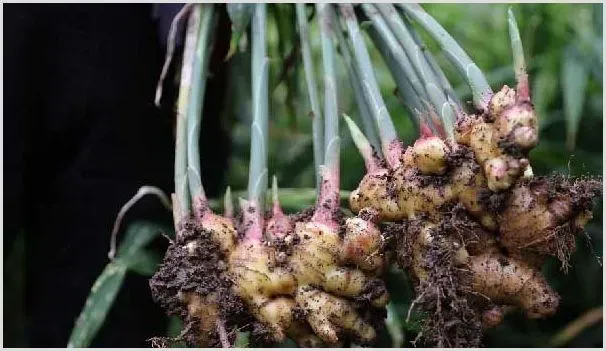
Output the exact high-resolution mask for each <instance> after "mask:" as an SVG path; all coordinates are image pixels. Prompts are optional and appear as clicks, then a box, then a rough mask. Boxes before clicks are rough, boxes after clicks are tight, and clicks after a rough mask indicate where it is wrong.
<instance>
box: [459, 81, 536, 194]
mask: <svg viewBox="0 0 606 351" xmlns="http://www.w3.org/2000/svg"><path fill="white" fill-rule="evenodd" d="M455 140H456V141H457V142H458V143H460V144H463V145H467V146H469V147H471V149H472V150H473V152H474V154H475V157H476V160H477V162H478V163H479V164H480V165H481V166H482V167H483V169H484V173H485V175H486V178H487V180H488V187H489V188H490V190H492V191H503V190H506V189H509V187H511V186H512V185H513V184H514V183H515V181H516V180H517V179H518V177H520V175H522V174H523V173H524V171H525V170H526V167H528V160H527V159H526V158H524V157H521V158H520V157H519V156H518V157H516V156H514V155H509V154H507V152H506V151H505V150H503V149H502V148H501V147H499V144H500V142H501V141H507V142H508V143H510V144H511V146H515V147H517V148H519V149H520V150H521V151H528V150H530V149H532V148H533V147H535V146H536V144H537V142H538V140H539V132H538V119H537V116H536V113H535V111H534V109H533V108H532V106H531V105H530V103H518V102H517V101H516V93H515V90H514V89H511V88H509V87H508V86H504V87H503V88H502V89H501V90H500V91H499V92H497V93H496V94H494V95H493V97H492V99H491V100H490V103H489V108H488V112H487V114H486V115H485V116H476V115H464V116H462V117H461V118H459V120H458V121H457V128H455Z"/></svg>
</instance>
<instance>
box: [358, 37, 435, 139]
mask: <svg viewBox="0 0 606 351" xmlns="http://www.w3.org/2000/svg"><path fill="white" fill-rule="evenodd" d="M367 31H368V35H369V36H370V38H371V40H372V41H373V43H375V45H376V48H377V49H378V50H379V53H381V57H383V61H384V62H385V64H386V65H387V68H388V69H389V72H391V75H392V77H393V78H394V80H395V82H396V86H397V87H398V94H401V97H402V98H403V99H402V102H403V104H404V105H405V106H406V108H408V111H409V113H410V118H411V120H412V122H413V124H414V125H415V128H417V129H418V128H419V125H420V113H421V111H424V110H425V106H424V105H423V104H422V102H421V101H422V99H421V97H419V95H417V93H416V92H415V90H414V88H413V86H412V84H411V83H410V81H409V80H408V77H407V76H406V73H405V72H404V71H403V70H402V67H401V66H400V64H399V63H398V62H397V60H396V58H395V57H394V56H393V54H392V53H391V52H390V50H389V47H388V46H387V43H386V42H385V41H384V40H383V38H381V36H380V35H379V33H378V31H377V30H376V29H375V28H373V27H370V28H368V29H367ZM426 99H427V98H426V97H424V98H423V100H426Z"/></svg>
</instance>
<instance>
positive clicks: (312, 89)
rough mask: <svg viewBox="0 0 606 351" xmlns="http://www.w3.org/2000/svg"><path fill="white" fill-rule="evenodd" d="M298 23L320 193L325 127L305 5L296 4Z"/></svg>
mask: <svg viewBox="0 0 606 351" xmlns="http://www.w3.org/2000/svg"><path fill="white" fill-rule="evenodd" d="M295 6H296V12H297V22H298V24H299V36H300V37H301V52H302V54H303V68H304V69H303V71H304V72H305V81H306V83H307V93H308V96H309V104H310V106H311V112H312V118H313V120H312V135H313V148H314V165H315V169H316V189H317V191H318V193H319V191H320V183H321V179H320V176H319V171H320V165H321V164H322V163H323V162H324V131H323V129H324V126H323V125H322V124H323V121H322V114H321V112H320V100H319V98H318V85H317V83H316V77H315V70H314V63H313V59H312V56H311V43H310V40H309V25H308V23H307V15H306V12H305V4H296V5H295Z"/></svg>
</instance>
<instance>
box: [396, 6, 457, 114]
mask: <svg viewBox="0 0 606 351" xmlns="http://www.w3.org/2000/svg"><path fill="white" fill-rule="evenodd" d="M404 24H405V25H406V28H408V31H409V32H410V34H412V38H413V39H414V41H415V43H416V44H417V46H419V47H420V48H421V50H422V51H423V55H424V56H425V59H426V60H427V62H428V63H429V66H430V67H431V69H432V70H433V73H434V74H435V76H436V78H437V79H438V82H439V83H440V86H441V88H442V90H443V91H444V94H445V95H446V98H447V100H448V101H450V102H451V104H452V105H453V106H455V110H457V111H462V110H463V107H462V104H461V101H460V100H459V98H458V97H457V95H456V94H455V91H454V88H453V87H452V84H450V81H449V80H448V78H447V77H446V74H444V71H442V68H441V67H440V65H439V64H438V61H437V60H436V58H435V57H434V56H433V55H432V54H431V52H430V51H429V50H427V46H426V45H425V43H424V42H423V39H421V37H420V36H419V33H417V31H416V30H415V29H414V28H413V27H412V25H411V23H410V21H408V19H407V18H406V17H404Z"/></svg>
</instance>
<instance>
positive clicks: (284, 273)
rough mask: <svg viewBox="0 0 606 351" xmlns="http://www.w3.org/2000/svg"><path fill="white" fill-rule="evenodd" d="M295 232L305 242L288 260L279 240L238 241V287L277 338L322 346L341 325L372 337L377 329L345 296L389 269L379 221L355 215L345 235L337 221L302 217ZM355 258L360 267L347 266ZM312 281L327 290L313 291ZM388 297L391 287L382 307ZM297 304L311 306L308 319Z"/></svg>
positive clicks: (234, 256) (233, 261) (234, 272)
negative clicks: (299, 316)
mask: <svg viewBox="0 0 606 351" xmlns="http://www.w3.org/2000/svg"><path fill="white" fill-rule="evenodd" d="M270 224H271V222H270ZM294 235H296V236H298V237H299V243H298V244H297V245H296V246H294V247H293V252H292V255H291V256H289V257H288V258H287V259H286V260H285V262H281V263H282V264H283V265H279V264H278V263H279V262H278V260H277V257H279V256H280V254H279V252H278V251H277V250H276V249H275V248H274V247H273V246H268V245H266V244H265V243H263V242H261V241H255V240H249V241H246V240H245V241H243V242H241V243H238V244H237V246H235V248H234V250H233V251H232V252H231V254H230V255H229V261H228V265H229V272H230V274H231V280H232V281H233V284H234V285H233V289H234V293H235V294H236V295H238V296H240V297H242V299H243V300H244V301H245V302H246V304H247V306H248V307H249V311H250V312H251V313H252V314H253V315H254V316H255V318H256V319H257V320H259V321H260V322H261V323H263V324H264V325H265V326H267V327H268V328H269V329H270V330H271V332H272V335H273V337H274V339H275V340H276V341H283V340H284V339H285V337H290V338H292V339H293V340H295V342H296V343H297V344H299V345H301V346H318V345H320V344H321V342H322V341H324V342H326V343H328V344H331V345H337V344H338V343H339V342H340V340H339V338H338V336H337V330H340V329H341V328H343V329H345V330H347V331H349V332H352V333H354V334H356V335H357V336H358V337H359V338H360V340H362V341H365V342H369V341H372V339H374V337H375V336H376V333H375V331H374V329H373V328H372V327H371V326H369V325H368V324H367V323H366V322H364V321H363V319H362V318H361V317H360V316H359V315H358V314H357V313H356V312H355V309H354V308H353V305H352V303H351V302H350V301H348V300H347V299H345V298H353V297H357V296H360V295H361V294H362V292H363V290H364V288H365V287H366V284H367V283H368V282H369V279H371V278H373V277H375V276H376V274H378V273H379V272H381V271H382V269H383V266H384V258H383V256H382V253H381V252H379V250H380V245H381V232H380V231H379V229H378V227H376V225H373V224H372V223H369V222H368V221H365V220H361V219H359V218H350V219H348V220H347V224H346V233H345V235H344V238H341V237H339V234H338V233H337V232H336V231H335V228H333V227H331V226H328V225H323V224H320V223H314V222H300V223H297V224H296V225H295V228H294ZM351 263H354V264H357V265H358V267H359V268H360V269H356V268H349V267H344V265H345V264H351ZM362 269H364V271H363V270H362ZM312 286H313V287H319V288H321V289H322V290H317V291H316V292H314V293H313V294H312V293H311V291H313V289H315V288H313V289H312ZM312 297H313V300H310V298H312ZM342 297H343V298H342ZM387 301H388V295H387V293H385V294H383V295H382V296H379V297H377V298H376V299H374V300H373V301H372V303H373V304H374V305H375V306H379V307H382V306H385V304H387ZM295 307H298V308H301V309H302V310H304V311H305V312H306V316H307V317H306V320H305V321H306V322H307V323H308V325H307V324H305V323H303V321H301V320H294V316H293V311H294V309H295ZM327 323H329V324H327Z"/></svg>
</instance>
